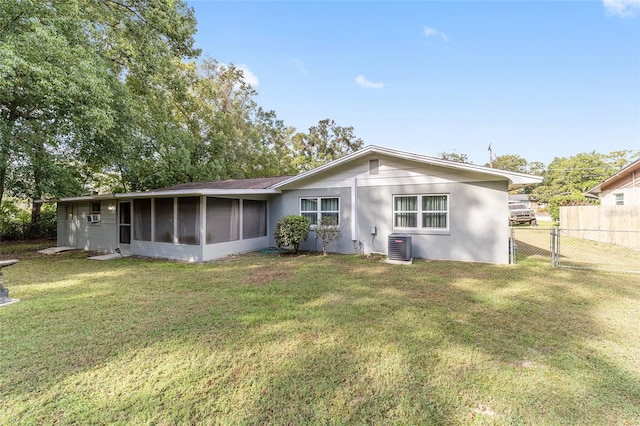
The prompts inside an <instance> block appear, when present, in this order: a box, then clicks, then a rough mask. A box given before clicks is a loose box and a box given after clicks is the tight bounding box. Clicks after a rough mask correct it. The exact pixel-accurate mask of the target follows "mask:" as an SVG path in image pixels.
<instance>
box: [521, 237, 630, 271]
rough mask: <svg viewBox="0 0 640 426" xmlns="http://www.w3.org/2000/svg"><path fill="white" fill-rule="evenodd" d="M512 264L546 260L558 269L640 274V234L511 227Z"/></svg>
mask: <svg viewBox="0 0 640 426" xmlns="http://www.w3.org/2000/svg"><path fill="white" fill-rule="evenodd" d="M511 241H512V242H513V243H512V244H510V247H509V249H510V254H511V263H518V262H521V261H524V260H525V259H532V260H535V259H538V260H546V261H548V262H550V264H551V265H552V266H554V267H557V268H574V269H592V270H603V271H615V272H631V273H640V232H638V231H614V230H600V229H598V230H594V229H561V228H541V227H512V228H511Z"/></svg>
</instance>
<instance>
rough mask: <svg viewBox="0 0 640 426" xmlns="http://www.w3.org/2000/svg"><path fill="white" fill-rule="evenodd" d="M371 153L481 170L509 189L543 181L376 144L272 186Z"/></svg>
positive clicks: (319, 171)
mask: <svg viewBox="0 0 640 426" xmlns="http://www.w3.org/2000/svg"><path fill="white" fill-rule="evenodd" d="M370 154H378V155H386V156H390V157H395V158H399V159H405V160H410V161H416V162H418V163H422V164H428V165H432V166H439V167H446V168H450V169H455V170H460V171H468V172H479V173H484V174H487V175H490V176H493V177H500V178H505V179H507V180H508V181H509V190H512V189H518V188H522V187H525V186H530V185H534V184H537V183H541V182H542V177H540V176H533V175H529V174H524V173H516V172H510V171H506V170H499V169H492V168H489V167H483V166H477V165H475V164H467V163H459V162H456V161H448V160H442V159H440V158H435V157H429V156H426V155H421V154H414V153H411V152H406V151H400V150H397V149H391V148H384V147H381V146H376V145H369V146H367V147H365V148H363V149H361V150H359V151H356V152H353V153H351V154H348V155H345V156H344V157H342V158H339V159H337V160H334V161H331V162H329V163H326V164H324V165H322V166H319V167H316V168H315V169H312V170H309V171H307V172H304V173H301V174H299V175H297V176H293V177H291V178H289V179H286V180H284V181H281V182H279V183H277V184H275V185H273V186H272V188H275V189H277V188H280V187H283V186H285V185H288V184H290V183H293V182H296V181H299V180H302V179H305V178H308V177H310V176H314V175H316V174H318V173H322V172H324V171H327V170H330V169H332V168H334V167H337V166H340V165H342V164H344V163H347V162H349V161H352V160H355V159H357V158H361V157H364V156H366V155H370Z"/></svg>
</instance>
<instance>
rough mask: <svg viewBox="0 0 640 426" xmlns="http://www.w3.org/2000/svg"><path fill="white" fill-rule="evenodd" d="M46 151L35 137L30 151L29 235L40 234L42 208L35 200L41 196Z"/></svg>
mask: <svg viewBox="0 0 640 426" xmlns="http://www.w3.org/2000/svg"><path fill="white" fill-rule="evenodd" d="M45 156H46V152H45V148H44V143H43V142H42V140H40V139H39V138H37V137H36V142H35V143H34V146H33V152H32V159H31V161H32V164H33V199H32V202H31V203H32V204H31V237H39V236H40V210H41V208H42V204H41V203H36V202H35V201H36V200H39V199H41V198H42V183H43V182H42V179H43V175H44V173H43V167H44V162H45V161H46V159H45Z"/></svg>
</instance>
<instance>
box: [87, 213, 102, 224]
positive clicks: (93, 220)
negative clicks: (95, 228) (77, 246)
mask: <svg viewBox="0 0 640 426" xmlns="http://www.w3.org/2000/svg"><path fill="white" fill-rule="evenodd" d="M87 221H88V222H89V223H98V222H100V215H99V214H90V215H89V216H87Z"/></svg>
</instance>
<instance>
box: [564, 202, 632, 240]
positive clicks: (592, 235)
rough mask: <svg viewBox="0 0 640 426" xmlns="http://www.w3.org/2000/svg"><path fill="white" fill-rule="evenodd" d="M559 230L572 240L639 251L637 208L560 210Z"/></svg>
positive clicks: (601, 207) (593, 207)
mask: <svg viewBox="0 0 640 426" xmlns="http://www.w3.org/2000/svg"><path fill="white" fill-rule="evenodd" d="M560 227H561V228H562V229H563V230H566V232H567V233H568V235H570V236H572V237H576V238H582V239H586V240H591V241H598V242H601V243H607V244H615V245H618V246H623V247H630V248H632V249H640V206H572V207H560ZM588 231H597V232H588Z"/></svg>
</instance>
